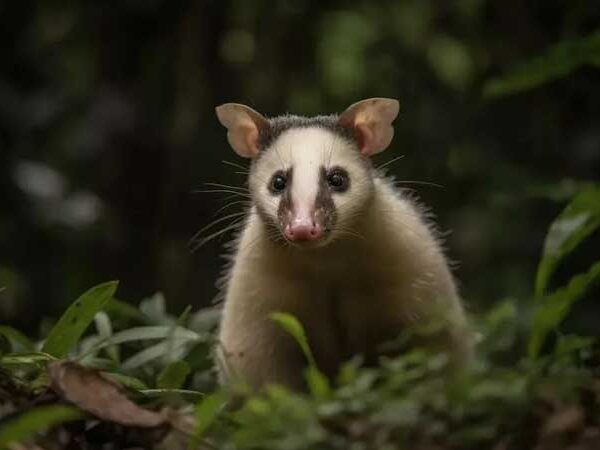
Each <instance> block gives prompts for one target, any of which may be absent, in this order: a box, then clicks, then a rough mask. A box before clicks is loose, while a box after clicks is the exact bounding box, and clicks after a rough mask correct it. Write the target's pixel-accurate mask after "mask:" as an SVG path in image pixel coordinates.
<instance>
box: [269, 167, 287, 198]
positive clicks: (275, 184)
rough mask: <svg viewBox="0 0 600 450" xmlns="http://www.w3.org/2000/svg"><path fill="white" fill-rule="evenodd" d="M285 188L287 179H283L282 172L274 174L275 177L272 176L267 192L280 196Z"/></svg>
mask: <svg viewBox="0 0 600 450" xmlns="http://www.w3.org/2000/svg"><path fill="white" fill-rule="evenodd" d="M286 186H287V178H286V177H285V174H283V173H282V172H276V173H275V175H273V178H271V183H270V185H269V190H270V191H271V192H272V193H273V194H280V193H282V192H283V191H284V190H285V187H286Z"/></svg>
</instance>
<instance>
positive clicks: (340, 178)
mask: <svg viewBox="0 0 600 450" xmlns="http://www.w3.org/2000/svg"><path fill="white" fill-rule="evenodd" d="M349 181H350V180H349V179H348V172H346V171H345V170H344V169H342V168H339V167H336V168H333V169H331V170H330V171H329V173H328V174H327V184H329V187H331V189H332V190H333V191H335V192H345V191H347V190H348V185H349Z"/></svg>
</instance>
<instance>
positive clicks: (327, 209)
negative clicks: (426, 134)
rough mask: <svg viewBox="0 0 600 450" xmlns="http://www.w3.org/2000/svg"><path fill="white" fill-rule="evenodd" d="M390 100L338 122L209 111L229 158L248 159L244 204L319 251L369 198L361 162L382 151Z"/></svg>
mask: <svg viewBox="0 0 600 450" xmlns="http://www.w3.org/2000/svg"><path fill="white" fill-rule="evenodd" d="M398 109H399V104H398V101H396V100H392V99H386V98H373V99H368V100H363V101H360V102H358V103H355V104H353V105H352V106H350V107H349V108H348V109H346V111H344V112H343V113H342V114H340V115H339V116H337V115H331V116H318V117H311V118H306V117H298V116H290V115H287V116H281V117H275V118H271V119H267V118H265V117H263V116H262V115H261V114H259V113H258V112H256V111H254V110H253V109H251V108H249V107H247V106H244V105H240V104H235V103H227V104H224V105H221V106H219V107H217V109H216V111H217V116H218V118H219V120H220V122H221V123H222V124H223V125H224V126H225V127H226V128H227V130H228V133H227V137H228V140H229V143H230V144H231V146H232V147H233V150H235V152H236V153H237V154H238V155H240V156H242V157H246V158H251V159H252V163H251V168H250V175H249V179H248V184H249V188H250V193H251V197H252V203H253V205H254V206H255V208H256V211H257V212H258V214H259V217H260V218H261V220H263V222H264V223H265V224H266V225H267V226H268V227H271V228H275V229H276V230H277V231H278V233H277V234H276V236H277V237H278V238H279V237H281V238H283V239H285V241H287V242H289V243H292V244H294V245H298V246H309V247H314V246H322V245H325V244H327V243H329V242H331V241H333V240H335V239H338V238H342V237H343V236H345V235H346V236H348V235H351V234H352V233H353V231H352V230H353V224H354V223H355V221H356V220H357V218H358V217H359V216H360V214H361V212H362V211H363V210H364V208H365V207H366V205H368V202H369V199H370V198H371V196H372V193H373V188H374V187H373V169H372V166H371V163H370V160H369V157H370V156H371V155H373V154H375V153H378V152H381V151H383V150H385V149H386V148H387V147H388V145H389V144H390V142H391V140H392V137H393V134H394V129H393V127H392V122H393V120H394V119H395V118H396V116H397V115H398Z"/></svg>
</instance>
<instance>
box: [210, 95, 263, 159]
mask: <svg viewBox="0 0 600 450" xmlns="http://www.w3.org/2000/svg"><path fill="white" fill-rule="evenodd" d="M215 110H216V112H217V117H218V118H219V122H221V124H222V125H223V126H224V127H226V128H227V140H228V141H229V144H230V145H231V147H233V149H234V150H235V152H236V153H237V154H238V155H240V156H242V157H244V158H255V157H256V156H258V138H259V135H260V132H261V130H263V129H266V128H268V127H269V122H268V121H267V119H265V118H264V117H263V116H262V115H261V114H260V113H258V112H256V111H254V110H253V109H252V108H249V107H248V106H245V105H240V104H238V103H225V104H224V105H221V106H217V108H216V109H215Z"/></svg>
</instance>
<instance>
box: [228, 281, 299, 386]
mask: <svg viewBox="0 0 600 450" xmlns="http://www.w3.org/2000/svg"><path fill="white" fill-rule="evenodd" d="M258 278H261V277H254V278H252V279H246V280H242V279H241V277H240V279H236V278H235V277H234V278H233V279H232V283H231V285H230V288H229V290H228V293H227V298H226V301H225V307H224V311H223V320H222V322H221V328H220V332H219V341H220V342H219V346H218V349H217V362H218V367H219V372H220V378H221V382H226V383H228V382H232V381H235V380H243V381H246V382H247V383H249V384H250V385H251V386H253V387H256V388H259V387H262V386H264V385H265V384H269V383H280V384H284V385H287V386H290V387H293V388H296V389H298V388H302V386H303V383H304V381H303V380H304V378H303V373H304V371H303V369H304V367H305V366H306V359H305V357H304V355H303V354H302V351H301V349H300V347H299V346H298V344H297V343H296V342H295V341H294V339H293V338H292V337H291V336H290V335H289V334H287V333H286V332H285V331H284V330H283V329H282V328H281V327H280V326H279V325H278V324H276V323H275V322H274V321H273V320H272V319H271V317H270V316H271V314H272V313H273V312H288V313H291V314H294V315H296V316H303V315H304V314H302V305H306V301H307V299H306V298H301V297H303V295H302V294H301V293H302V292H303V290H299V289H293V288H292V286H290V285H289V284H288V283H284V282H280V281H279V280H273V279H268V280H265V279H258ZM266 286H268V287H269V289H268V290H267V289H264V287H266Z"/></svg>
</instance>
